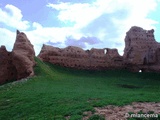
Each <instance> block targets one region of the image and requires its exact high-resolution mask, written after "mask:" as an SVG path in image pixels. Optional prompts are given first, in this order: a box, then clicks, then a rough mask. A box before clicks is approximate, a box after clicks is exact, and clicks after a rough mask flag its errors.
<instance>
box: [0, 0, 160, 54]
mask: <svg viewBox="0 0 160 120" xmlns="http://www.w3.org/2000/svg"><path fill="white" fill-rule="evenodd" d="M159 11H160V0H72V1H71V0H41V1H40V0H0V45H5V46H6V47H7V49H8V50H9V51H11V50H12V48H13V44H14V42H15V36H16V33H15V32H16V30H17V29H19V30H20V31H23V32H25V33H26V34H27V36H28V38H29V40H30V41H31V43H32V44H33V45H34V48H35V51H36V54H38V53H39V51H40V49H41V47H42V45H43V44H48V45H52V46H55V47H60V48H64V47H66V46H69V45H72V46H78V47H81V48H83V49H91V48H117V49H118V50H119V53H120V54H121V55H122V54H123V50H124V38H125V35H126V32H127V31H128V30H129V29H130V28H131V26H139V27H143V28H144V29H148V30H149V29H155V38H156V40H157V41H158V42H160V15H159V13H158V12H159Z"/></svg>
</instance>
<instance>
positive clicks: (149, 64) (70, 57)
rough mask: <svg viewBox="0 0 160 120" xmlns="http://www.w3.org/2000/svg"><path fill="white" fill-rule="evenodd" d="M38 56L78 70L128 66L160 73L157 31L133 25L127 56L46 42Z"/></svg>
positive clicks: (159, 44) (125, 67)
mask: <svg viewBox="0 0 160 120" xmlns="http://www.w3.org/2000/svg"><path fill="white" fill-rule="evenodd" d="M38 57H39V58H40V59H41V60H42V61H46V62H50V63H53V64H57V65H61V66H65V67H71V68H76V69H90V70H102V69H128V70H130V71H134V72H138V71H140V70H141V71H146V72H147V71H148V72H149V71H153V72H160V43H158V42H156V40H155V38H154V30H153V29H152V30H144V29H143V28H140V27H137V26H133V27H131V29H130V30H129V31H128V32H127V33H126V37H125V49H124V55H123V56H120V55H119V54H118V51H117V49H109V48H104V49H95V48H92V49H91V50H86V51H85V50H83V49H81V48H78V47H74V46H69V47H66V48H63V49H60V48H57V47H52V46H48V45H43V47H42V50H41V52H40V54H39V55H38Z"/></svg>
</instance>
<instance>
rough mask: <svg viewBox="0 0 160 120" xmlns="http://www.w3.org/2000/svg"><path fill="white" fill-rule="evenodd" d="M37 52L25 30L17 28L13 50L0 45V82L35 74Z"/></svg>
mask: <svg viewBox="0 0 160 120" xmlns="http://www.w3.org/2000/svg"><path fill="white" fill-rule="evenodd" d="M34 56H35V52H34V49H33V45H32V44H31V43H30V41H29V40H28V38H27V36H26V35H25V34H24V33H23V32H19V31H18V30H17V36H16V41H15V44H14V47H13V50H12V52H8V51H7V50H6V48H5V46H1V47H0V84H2V83H5V82H7V81H12V80H19V79H21V78H25V77H28V76H32V75H34V70H33V67H34V65H35V61H34Z"/></svg>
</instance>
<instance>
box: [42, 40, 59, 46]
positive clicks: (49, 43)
mask: <svg viewBox="0 0 160 120" xmlns="http://www.w3.org/2000/svg"><path fill="white" fill-rule="evenodd" d="M45 44H47V45H51V46H57V45H60V44H62V43H61V42H51V41H50V40H49V41H48V42H46V43H45Z"/></svg>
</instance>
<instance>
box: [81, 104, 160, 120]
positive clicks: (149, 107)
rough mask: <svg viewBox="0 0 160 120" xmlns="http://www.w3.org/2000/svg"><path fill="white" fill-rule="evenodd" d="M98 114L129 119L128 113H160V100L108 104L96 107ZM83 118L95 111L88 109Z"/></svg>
mask: <svg viewBox="0 0 160 120" xmlns="http://www.w3.org/2000/svg"><path fill="white" fill-rule="evenodd" d="M95 111H96V112H95V113H94V114H96V115H100V116H103V117H104V118H105V120H127V118H126V116H125V115H126V114H128V113H134V114H136V113H138V112H140V111H141V112H142V113H154V114H160V102H158V103H156V102H133V103H132V104H131V105H125V106H113V105H108V106H105V107H95ZM84 115H85V116H84V117H83V120H87V119H88V118H90V117H91V116H92V115H93V113H92V112H90V111H88V112H84Z"/></svg>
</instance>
